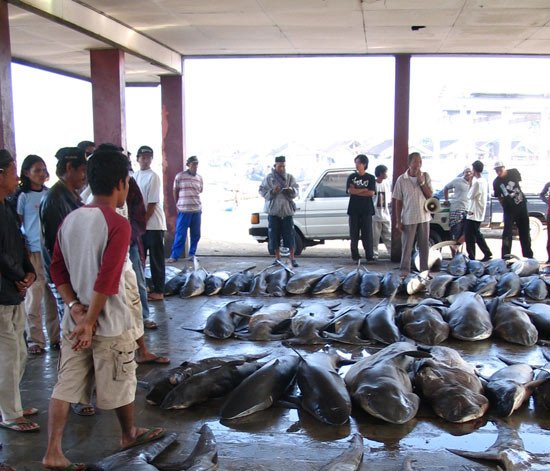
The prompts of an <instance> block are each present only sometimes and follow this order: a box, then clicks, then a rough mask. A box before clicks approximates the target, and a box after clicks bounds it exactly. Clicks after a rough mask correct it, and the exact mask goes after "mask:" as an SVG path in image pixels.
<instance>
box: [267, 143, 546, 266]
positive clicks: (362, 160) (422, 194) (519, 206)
mask: <svg viewBox="0 0 550 471" xmlns="http://www.w3.org/2000/svg"><path fill="white" fill-rule="evenodd" d="M285 162H286V158H285V157H284V156H279V157H276V158H275V163H274V165H273V169H272V171H271V173H270V174H268V175H267V176H266V177H265V178H264V180H263V182H262V184H261V185H260V189H259V192H260V195H261V196H262V197H263V198H264V199H265V207H264V211H265V212H266V213H267V214H268V240H269V245H270V253H273V254H274V255H275V259H276V261H278V260H280V257H281V254H280V248H281V244H282V245H283V246H284V247H287V248H288V249H290V260H291V264H292V265H293V266H295V267H296V266H298V263H297V261H296V258H295V250H294V249H295V235H294V221H293V216H294V213H295V211H296V204H295V203H294V199H295V198H296V197H297V196H298V185H297V184H296V181H295V179H294V177H293V176H292V175H291V174H289V173H287V172H286V163H285ZM354 163H355V169H356V170H355V172H353V173H352V174H350V175H349V177H348V179H347V182H346V193H347V194H348V195H349V204H348V209H347V214H348V217H349V238H350V250H351V258H352V260H353V261H358V260H360V258H361V257H360V254H359V241H361V244H362V246H363V250H364V253H365V262H366V263H369V262H375V261H376V260H377V258H378V247H379V245H380V242H382V243H383V244H384V245H385V246H386V250H387V251H388V253H390V252H391V222H392V214H391V212H390V201H392V200H393V208H392V210H393V212H394V216H395V217H394V221H395V224H396V226H397V229H398V231H399V233H400V234H401V262H400V267H399V268H400V270H401V275H402V276H406V275H407V274H408V273H409V272H410V271H411V255H412V251H413V246H414V245H415V244H416V246H417V248H418V252H419V265H420V266H419V267H418V268H419V269H420V271H425V270H427V269H428V258H429V233H430V221H431V220H432V213H431V208H430V207H429V204H427V202H429V201H430V199H431V198H432V196H433V188H432V183H431V178H430V175H429V174H428V173H427V172H423V171H422V156H421V155H420V154H419V153H418V152H413V153H411V154H409V156H408V160H407V163H408V168H407V170H406V172H405V173H403V174H402V175H400V176H399V177H398V178H397V180H396V182H395V186H394V188H393V191H392V188H391V185H390V183H389V182H388V180H387V178H388V176H387V172H388V169H387V167H386V166H384V165H378V166H377V167H376V168H375V170H374V175H372V174H370V173H368V172H367V169H368V165H369V159H368V157H367V156H366V155H364V154H360V155H357V156H356V157H355V159H354ZM483 170H484V164H483V162H481V161H480V160H476V161H475V162H473V163H472V166H471V167H466V168H465V169H464V171H463V173H462V175H460V176H458V177H456V178H454V179H453V180H452V181H450V182H449V183H447V184H446V185H445V187H444V188H443V195H444V202H443V205H444V206H447V207H449V228H450V235H451V238H452V240H453V241H455V245H453V246H451V250H452V251H453V254H454V253H456V252H458V251H459V250H462V246H463V244H464V243H465V246H466V251H467V253H468V256H469V257H470V258H471V259H473V260H475V258H476V245H477V246H479V248H480V250H481V252H482V253H483V258H482V259H481V261H483V262H486V261H489V260H491V259H492V257H493V254H492V252H491V250H490V248H489V246H488V245H487V242H486V241H485V238H484V237H483V234H482V233H481V230H480V227H481V223H482V222H483V221H484V220H485V213H486V208H487V201H488V198H489V184H488V182H487V180H486V179H485V178H484V177H483V175H482V174H483ZM494 171H495V173H496V178H495V179H494V181H493V194H494V196H495V197H497V198H498V200H499V202H500V204H501V206H502V210H503V222H504V228H503V232H502V249H501V256H502V258H507V257H509V256H510V255H511V251H512V235H513V229H514V226H515V227H516V228H517V231H518V234H519V239H520V244H521V249H522V254H523V256H524V257H527V258H532V257H533V250H532V248H531V237H530V231H529V214H528V209H527V199H526V197H525V195H524V193H523V191H522V189H521V185H520V182H521V174H520V172H519V171H518V170H517V169H507V168H506V166H505V165H504V163H503V162H501V161H497V162H495V164H494ZM450 191H453V198H452V199H451V200H449V193H450ZM549 195H550V183H548V184H546V185H545V187H544V189H543V190H542V192H541V194H540V197H541V199H542V200H543V201H544V202H545V203H548V197H549ZM547 211H548V215H550V205H549V206H548V210H547ZM548 215H547V224H549V220H550V218H549V217H548ZM547 251H548V261H547V262H546V263H550V234H549V236H548V242H547Z"/></svg>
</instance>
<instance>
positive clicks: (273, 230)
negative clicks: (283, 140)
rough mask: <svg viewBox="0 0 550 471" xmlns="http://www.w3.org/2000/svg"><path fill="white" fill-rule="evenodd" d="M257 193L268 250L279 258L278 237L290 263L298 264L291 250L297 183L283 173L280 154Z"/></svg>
mask: <svg viewBox="0 0 550 471" xmlns="http://www.w3.org/2000/svg"><path fill="white" fill-rule="evenodd" d="M260 195H262V197H263V198H265V204H266V212H267V214H268V216H267V221H268V234H269V248H270V252H273V253H274V254H275V258H276V260H280V258H281V237H282V238H283V244H284V245H285V247H287V248H288V249H289V250H290V263H291V264H292V266H293V267H297V266H298V262H297V261H296V259H295V254H294V249H295V241H294V220H293V217H292V216H293V215H294V212H295V211H296V205H295V204H294V201H293V200H294V198H296V196H298V184H297V183H296V180H295V179H294V177H293V176H292V175H291V174H290V173H286V158H285V156H284V155H281V156H279V157H275V165H274V166H273V169H272V170H271V173H269V174H268V175H267V176H266V177H265V178H264V180H263V182H262V184H261V185H260Z"/></svg>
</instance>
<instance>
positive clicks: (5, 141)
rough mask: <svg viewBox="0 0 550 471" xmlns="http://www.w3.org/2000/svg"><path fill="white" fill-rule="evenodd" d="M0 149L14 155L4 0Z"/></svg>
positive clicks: (0, 5) (0, 2) (0, 10)
mask: <svg viewBox="0 0 550 471" xmlns="http://www.w3.org/2000/svg"><path fill="white" fill-rule="evenodd" d="M0 149H7V150H9V151H10V152H11V154H12V155H14V156H15V124H14V120H13V95H12V89H11V44H10V25H9V21H8V4H7V3H6V2H5V1H4V0H0Z"/></svg>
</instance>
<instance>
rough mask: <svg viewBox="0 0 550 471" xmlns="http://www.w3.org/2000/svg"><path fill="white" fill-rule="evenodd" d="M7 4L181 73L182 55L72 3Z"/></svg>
mask: <svg viewBox="0 0 550 471" xmlns="http://www.w3.org/2000/svg"><path fill="white" fill-rule="evenodd" d="M8 3H11V4H13V5H15V6H18V7H20V8H23V9H25V10H27V11H30V12H32V13H35V14H37V15H40V16H42V17H45V18H48V19H50V20H52V21H55V22H57V23H59V24H62V25H64V26H67V27H69V28H71V29H74V30H76V31H79V32H80V33H83V34H86V35H88V36H90V37H93V38H94V39H97V40H99V41H102V42H104V43H105V44H106V45H108V46H110V47H115V48H118V49H121V50H123V51H124V52H127V53H128V54H133V55H135V56H137V57H139V58H141V59H143V60H145V61H147V62H150V63H151V64H154V65H156V66H158V67H161V68H163V69H165V70H167V71H168V72H170V73H176V74H181V73H182V56H181V55H180V54H179V53H178V52H176V51H174V50H172V49H170V48H168V47H166V46H164V45H163V44H161V43H159V42H157V41H154V40H153V39H151V38H149V37H147V36H145V35H144V34H142V33H140V32H139V31H136V30H134V29H132V28H130V27H128V26H127V25H124V24H122V23H120V22H119V21H116V20H114V19H112V18H110V17H108V16H106V15H104V14H102V13H101V12H98V11H95V10H92V9H90V8H88V7H87V6H84V5H81V4H80V3H77V2H74V1H73V0H25V1H18V0H8Z"/></svg>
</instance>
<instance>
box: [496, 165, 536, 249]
mask: <svg viewBox="0 0 550 471" xmlns="http://www.w3.org/2000/svg"><path fill="white" fill-rule="evenodd" d="M494 168H495V172H496V173H497V177H496V178H495V179H494V181H493V190H494V193H495V197H497V198H498V200H499V201H500V204H501V205H502V211H503V213H504V229H503V231H502V258H504V257H506V256H508V255H510V254H511V252H512V228H513V225H514V223H515V224H516V226H517V228H518V233H519V241H520V243H521V251H522V253H523V256H524V257H527V258H533V250H531V235H530V233H529V213H528V212H527V200H526V199H525V195H524V194H523V191H521V187H520V185H519V182H520V181H521V174H520V173H519V172H518V170H517V169H515V168H511V169H510V170H507V169H506V167H505V166H504V164H503V163H502V162H496V163H495V166H494Z"/></svg>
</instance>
